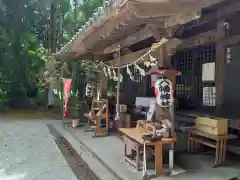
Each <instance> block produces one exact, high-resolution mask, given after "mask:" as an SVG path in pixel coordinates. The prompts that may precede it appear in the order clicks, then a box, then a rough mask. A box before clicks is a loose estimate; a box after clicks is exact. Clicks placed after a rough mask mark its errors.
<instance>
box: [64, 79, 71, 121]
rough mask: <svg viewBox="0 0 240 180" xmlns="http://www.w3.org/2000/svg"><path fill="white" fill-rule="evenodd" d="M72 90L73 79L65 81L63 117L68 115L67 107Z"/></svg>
mask: <svg viewBox="0 0 240 180" xmlns="http://www.w3.org/2000/svg"><path fill="white" fill-rule="evenodd" d="M71 88H72V80H71V79H63V89H64V96H63V97H64V98H63V100H64V107H63V110H64V111H63V115H64V117H65V116H67V113H68V109H67V105H68V98H69V94H70V90H71Z"/></svg>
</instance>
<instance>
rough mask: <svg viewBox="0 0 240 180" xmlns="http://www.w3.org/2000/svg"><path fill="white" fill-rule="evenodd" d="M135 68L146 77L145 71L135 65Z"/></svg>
mask: <svg viewBox="0 0 240 180" xmlns="http://www.w3.org/2000/svg"><path fill="white" fill-rule="evenodd" d="M134 67H135V69H137V70H138V71H139V72H140V74H141V76H146V72H145V71H144V69H142V68H140V66H139V65H137V64H136V63H134Z"/></svg>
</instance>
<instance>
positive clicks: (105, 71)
mask: <svg viewBox="0 0 240 180" xmlns="http://www.w3.org/2000/svg"><path fill="white" fill-rule="evenodd" d="M103 73H104V75H105V76H108V74H107V70H106V67H103Z"/></svg>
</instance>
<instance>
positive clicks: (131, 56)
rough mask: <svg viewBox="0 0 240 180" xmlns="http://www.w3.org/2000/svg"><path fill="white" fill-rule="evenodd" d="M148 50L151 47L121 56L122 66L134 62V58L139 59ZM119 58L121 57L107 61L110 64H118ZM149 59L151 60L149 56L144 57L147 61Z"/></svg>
mask: <svg viewBox="0 0 240 180" xmlns="http://www.w3.org/2000/svg"><path fill="white" fill-rule="evenodd" d="M148 50H149V48H146V49H142V50H140V51H137V52H133V53H130V54H127V55H125V56H121V62H120V66H122V65H125V64H128V63H131V62H133V61H134V60H136V59H138V58H139V57H140V56H141V55H143V54H144V53H146V52H147V51H148ZM118 59H119V58H115V59H113V60H110V61H107V62H106V63H107V64H108V65H113V66H116V65H117V63H118ZM147 60H149V57H146V58H144V61H147Z"/></svg>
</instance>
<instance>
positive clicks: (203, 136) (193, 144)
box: [186, 128, 237, 167]
mask: <svg viewBox="0 0 240 180" xmlns="http://www.w3.org/2000/svg"><path fill="white" fill-rule="evenodd" d="M186 132H187V133H188V152H189V153H192V152H197V151H198V149H199V148H200V145H201V144H202V145H205V146H208V147H212V148H214V149H216V152H215V161H214V167H216V166H219V165H221V164H223V163H224V162H225V159H226V150H227V141H228V140H229V139H235V138H237V136H235V135H233V134H228V135H218V136H217V135H212V134H208V133H205V132H201V131H199V130H196V129H195V128H189V129H186Z"/></svg>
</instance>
